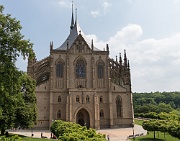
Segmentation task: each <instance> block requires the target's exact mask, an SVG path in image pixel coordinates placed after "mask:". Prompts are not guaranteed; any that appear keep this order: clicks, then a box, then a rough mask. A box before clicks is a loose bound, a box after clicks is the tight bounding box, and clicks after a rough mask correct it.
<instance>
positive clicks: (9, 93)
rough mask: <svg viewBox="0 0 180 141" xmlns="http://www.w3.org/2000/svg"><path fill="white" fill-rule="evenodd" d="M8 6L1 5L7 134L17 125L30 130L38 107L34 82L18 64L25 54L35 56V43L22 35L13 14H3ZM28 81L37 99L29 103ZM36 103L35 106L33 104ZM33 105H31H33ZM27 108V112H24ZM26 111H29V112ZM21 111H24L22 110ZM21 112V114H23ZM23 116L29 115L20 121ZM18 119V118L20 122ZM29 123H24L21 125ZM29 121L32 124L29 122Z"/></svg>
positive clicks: (1, 108) (2, 124) (0, 88)
mask: <svg viewBox="0 0 180 141" xmlns="http://www.w3.org/2000/svg"><path fill="white" fill-rule="evenodd" d="M3 9H4V7H3V6H1V5H0V129H1V134H4V131H5V129H7V128H10V127H15V126H17V123H16V122H17V121H18V122H19V123H18V125H19V126H26V127H29V126H31V125H32V124H33V123H34V122H35V118H36V108H35V100H34V98H35V97H34V89H35V87H34V82H33V81H32V80H31V78H29V77H27V76H26V75H25V74H24V73H22V72H20V71H19V70H18V69H17V68H16V66H15V63H16V61H17V58H18V57H19V56H20V55H21V56H22V57H23V58H24V59H25V58H30V59H32V58H33V57H34V52H33V49H32V43H30V41H29V40H25V39H24V36H23V35H22V34H21V32H20V31H21V28H22V27H21V25H20V22H19V21H17V20H16V19H15V18H12V17H11V15H9V14H7V15H6V14H4V13H3ZM25 82H26V84H27V85H26V87H29V89H28V88H26V93H27V94H28V95H31V97H34V98H33V100H32V101H29V102H27V100H26V99H27V97H26V96H25V93H24V92H23V91H22V88H23V87H24V83H25ZM31 102H32V103H31ZM30 103H31V104H30ZM23 108H24V109H23ZM25 108H27V109H26V110H27V111H26V113H23V112H25ZM19 109H21V110H19ZM20 111H21V112H20ZM17 113H21V114H19V115H21V116H22V115H23V114H24V115H25V116H22V117H21V118H18V114H17ZM27 117H31V118H27ZM17 118H18V119H17ZM20 119H21V120H25V121H26V122H25V121H24V123H23V124H22V122H21V123H20ZM26 119H28V120H29V121H27V120H26Z"/></svg>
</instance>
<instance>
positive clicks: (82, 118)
mask: <svg viewBox="0 0 180 141" xmlns="http://www.w3.org/2000/svg"><path fill="white" fill-rule="evenodd" d="M76 123H78V124H80V125H81V126H86V127H87V128H89V127H90V118H89V113H88V111H87V110H85V109H84V108H83V109H80V110H79V111H78V113H77V115H76Z"/></svg>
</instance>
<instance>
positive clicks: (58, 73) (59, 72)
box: [56, 61, 64, 78]
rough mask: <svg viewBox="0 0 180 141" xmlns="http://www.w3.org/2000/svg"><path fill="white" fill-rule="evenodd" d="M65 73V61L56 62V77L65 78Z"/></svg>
mask: <svg viewBox="0 0 180 141" xmlns="http://www.w3.org/2000/svg"><path fill="white" fill-rule="evenodd" d="M63 74H64V63H63V62H61V61H59V62H58V63H57V64H56V77H59V78H63Z"/></svg>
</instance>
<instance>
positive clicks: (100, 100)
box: [99, 95, 103, 103]
mask: <svg viewBox="0 0 180 141" xmlns="http://www.w3.org/2000/svg"><path fill="white" fill-rule="evenodd" d="M99 102H100V103H103V96H102V95H101V96H100V99H99Z"/></svg>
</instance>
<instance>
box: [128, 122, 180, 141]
mask: <svg viewBox="0 0 180 141" xmlns="http://www.w3.org/2000/svg"><path fill="white" fill-rule="evenodd" d="M134 122H135V124H138V125H141V126H142V123H143V120H138V119H134ZM131 140H132V141H133V140H134V141H180V139H177V138H174V137H172V136H171V135H169V134H168V133H166V134H165V138H164V133H162V132H156V139H154V132H149V134H148V135H146V136H141V137H137V138H135V139H131Z"/></svg>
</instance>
